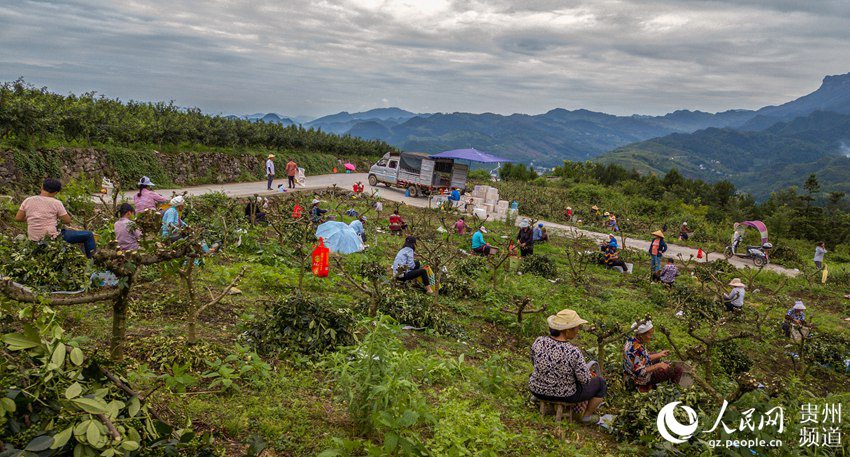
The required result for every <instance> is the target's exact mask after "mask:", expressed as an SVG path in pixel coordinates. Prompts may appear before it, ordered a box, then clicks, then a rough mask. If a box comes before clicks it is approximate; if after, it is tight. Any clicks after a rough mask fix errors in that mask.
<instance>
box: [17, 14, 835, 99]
mask: <svg viewBox="0 0 850 457" xmlns="http://www.w3.org/2000/svg"><path fill="white" fill-rule="evenodd" d="M848 23H850V2H848V1H845V0H817V1H813V0H801V1H790V0H765V1H760V0H728V1H727V0H717V1H702V0H566V1H550V0H399V1H390V0H342V1H326V0H268V1H265V0H255V1H194V2H193V1H180V0H168V1H160V0H156V1H145V2H141V1H132V0H125V1H110V0H77V1H67V2H50V1H26V0H0V80H2V81H8V80H13V79H16V78H18V77H19V76H23V77H24V78H25V79H26V80H27V81H29V82H31V83H34V84H36V85H39V86H41V85H46V86H48V87H49V88H50V89H52V90H54V91H57V92H62V93H66V92H84V91H91V90H94V91H97V92H99V93H102V94H105V95H107V96H110V97H118V98H121V99H123V100H128V99H135V100H169V99H172V100H174V101H175V102H176V103H178V104H179V105H181V106H197V107H199V108H201V109H203V110H204V111H206V112H210V113H219V112H223V113H239V114H245V113H253V112H269V111H275V112H279V113H283V114H286V115H290V116H292V115H311V116H316V115H322V114H328V113H332V112H337V111H341V110H347V111H355V110H363V109H368V108H373V107H380V106H400V107H402V108H405V109H409V110H412V111H418V112H436V111H442V112H453V111H468V112H485V111H490V112H496V113H513V112H522V113H541V112H545V111H548V110H549V109H552V108H555V107H564V108H568V109H575V108H588V109H593V110H598V111H605V112H609V113H615V114H631V113H646V114H660V113H665V112H668V111H672V110H675V109H679V108H689V109H702V110H706V111H718V110H724V109H730V108H758V107H761V106H764V105H767V104H777V103H782V102H784V101H787V100H790V99H792V98H796V97H798V96H800V95H803V94H805V93H808V92H811V91H813V90H815V89H816V88H817V87H818V86H819V85H820V81H821V79H822V77H823V76H824V75H827V74H841V73H847V72H850V27H848Z"/></svg>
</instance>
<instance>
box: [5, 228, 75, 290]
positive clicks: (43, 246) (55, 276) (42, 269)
mask: <svg viewBox="0 0 850 457" xmlns="http://www.w3.org/2000/svg"><path fill="white" fill-rule="evenodd" d="M88 270H89V262H88V260H87V259H86V256H85V254H83V252H82V250H80V248H79V246H77V245H73V244H68V243H66V242H65V241H63V240H62V239H61V238H58V237H57V238H56V239H51V238H49V237H47V238H45V239H44V241H40V242H33V241H30V240H28V239H25V238H23V239H21V238H10V237H7V236H0V276H4V277H9V278H11V279H12V280H13V281H15V282H17V283H20V284H24V285H26V286H28V287H31V288H33V289H37V290H41V291H45V292H49V291H60V290H80V289H83V288H85V287H86V286H88V285H89V276H90V272H89V271H88Z"/></svg>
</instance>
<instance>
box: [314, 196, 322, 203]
mask: <svg viewBox="0 0 850 457" xmlns="http://www.w3.org/2000/svg"><path fill="white" fill-rule="evenodd" d="M321 202H322V201H321V200H319V199H318V198H314V199H313V204H314V205H318V204H319V203H321Z"/></svg>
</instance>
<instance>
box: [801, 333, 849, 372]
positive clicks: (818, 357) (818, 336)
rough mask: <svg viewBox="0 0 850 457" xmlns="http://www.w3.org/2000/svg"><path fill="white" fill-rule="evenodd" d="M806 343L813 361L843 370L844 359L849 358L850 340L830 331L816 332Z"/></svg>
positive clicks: (839, 370) (836, 369)
mask: <svg viewBox="0 0 850 457" xmlns="http://www.w3.org/2000/svg"><path fill="white" fill-rule="evenodd" d="M807 344H808V351H809V354H810V356H811V358H812V360H814V361H815V363H817V364H819V365H822V366H824V367H826V368H830V369H833V370H835V371H838V372H839V373H840V372H842V371H844V370H845V365H844V361H845V360H846V359H848V358H850V340H848V339H847V338H844V337H842V336H839V335H834V334H831V333H823V332H817V333H815V334H813V335H812V337H811V338H810V339H809V342H808V343H807Z"/></svg>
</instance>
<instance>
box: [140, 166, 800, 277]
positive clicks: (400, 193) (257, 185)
mask: <svg viewBox="0 0 850 457" xmlns="http://www.w3.org/2000/svg"><path fill="white" fill-rule="evenodd" d="M367 177H368V175H367V174H366V173H350V174H344V173H338V174H332V175H317V176H308V177H307V182H306V186H305V187H299V188H298V189H296V190H297V191H301V192H303V191H308V190H315V189H323V188H326V187H331V186H333V185H334V184H336V185H337V186H339V187H341V188H343V189H351V186H352V185H353V184H354V183H356V182H357V181H362V182H363V183H364V184H365V185H366V187H367V192H368V189H373V190H376V191H377V192H378V196H380V197H382V198H384V199H386V200H392V201H396V202H403V203H405V204H407V205H411V206H416V207H420V208H424V207H427V206H428V204H429V200H428V199H427V198H411V197H405V196H404V190H402V189H394V188H387V187H384V186H383V185H379V186H376V187H371V186H369V184H368V179H367ZM281 182H283V183H284V185H285V184H286V179H285V178H284V179H278V180H276V181H275V185H277V184H280V183H281ZM160 192H161V193H162V194H163V195H170V194H171V192H176V193H183V192H188V194H189V195H201V194H206V193H210V192H224V193H225V194H227V195H229V196H231V197H249V196H252V195H254V194H257V195H274V194H276V193H277V192H276V191H267V190H266V182H265V181H256V182H241V183H233V184H209V185H203V186H194V187H185V188H180V189H160ZM132 194H133V192H127V193H126V194H125V195H126V196H127V197H128V198H132ZM540 222H543V223H544V224H546V227H547V229H549V230H554V231H557V232H562V233H568V232H572V231H574V230H575V231H576V232H578V233H580V234H582V235H584V236H587V237H589V238H591V239H592V240H594V241H596V242H599V243H601V242H602V241H603V240H606V239H607V238H608V234H607V233H601V232H592V231H589V230H584V229H580V228H576V227H573V226H569V225H565V224H557V223H554V222H548V221H540ZM625 245H626V249H634V250H642V251H647V250H649V241H644V240H638V239H629V238H627V239H626V243H625ZM667 246H668V249H667V255H668V256H673V257H677V256H678V255H679V254H681V255H682V257H683V258H685V259H688V258H690V256H691V255H693V256H694V258H696V255H697V250H696V249H694V248H691V247H687V246H679V245H675V244H672V243H667ZM718 258H723V255H722V254H721V253H717V252H711V253H706V257H705V258H704V259H703V260H704V261H708V260H715V259H718ZM729 263H731V264H732V265H734V266H735V267H737V268H747V267H753V264H752V262H751V261H749V260H742V259H738V258H732V259H729ZM765 269H766V270H769V271H773V272H776V273H779V274H783V275H786V276H791V277H794V276H797V275H798V274H799V273H800V271H799V270H797V269H796V268H794V269H792V268H785V267H782V266H780V265H773V264H770V265H768V266H766V267H765Z"/></svg>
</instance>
